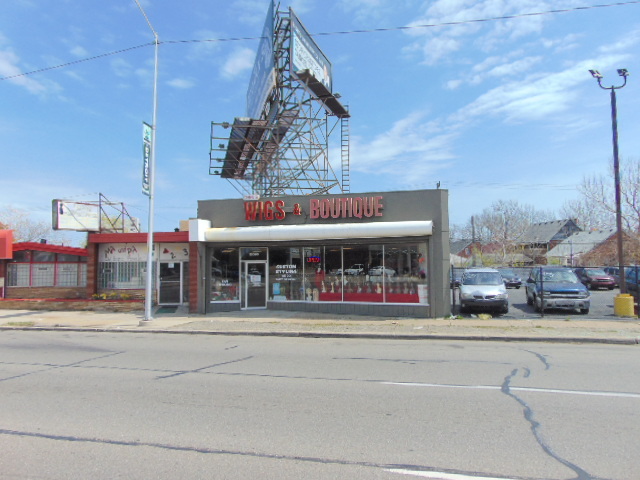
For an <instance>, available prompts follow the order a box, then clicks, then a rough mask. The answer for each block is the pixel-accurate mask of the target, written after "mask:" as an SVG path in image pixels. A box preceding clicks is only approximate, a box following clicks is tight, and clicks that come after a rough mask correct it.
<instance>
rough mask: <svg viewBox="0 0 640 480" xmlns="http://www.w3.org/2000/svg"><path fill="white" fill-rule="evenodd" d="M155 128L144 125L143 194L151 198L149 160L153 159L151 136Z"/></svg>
mask: <svg viewBox="0 0 640 480" xmlns="http://www.w3.org/2000/svg"><path fill="white" fill-rule="evenodd" d="M152 131H153V128H152V127H151V125H149V124H147V123H144V122H143V123H142V155H143V163H142V193H144V194H145V195H147V196H151V190H150V189H149V160H150V158H151V134H152Z"/></svg>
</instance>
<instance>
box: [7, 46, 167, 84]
mask: <svg viewBox="0 0 640 480" xmlns="http://www.w3.org/2000/svg"><path fill="white" fill-rule="evenodd" d="M150 45H155V43H154V42H150V43H143V44H142V45H136V46H135V47H128V48H122V49H120V50H116V51H114V52H108V53H101V54H100V55H95V56H93V57H89V58H82V59H80V60H74V61H72V62H67V63H61V64H60V65H54V66H51V67H43V68H39V69H37V70H31V71H30V72H23V73H16V74H15V75H9V76H7V77H0V80H11V79H12V78H18V77H25V76H27V75H33V74H35V73H42V72H47V71H49V70H55V69H57V68H64V67H69V66H71V65H76V64H78V63H83V62H89V61H91V60H97V59H99V58H104V57H109V56H111V55H117V54H119V53H124V52H129V51H131V50H136V49H138V48H142V47H148V46H150Z"/></svg>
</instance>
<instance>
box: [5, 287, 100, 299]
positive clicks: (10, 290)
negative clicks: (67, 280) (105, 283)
mask: <svg viewBox="0 0 640 480" xmlns="http://www.w3.org/2000/svg"><path fill="white" fill-rule="evenodd" d="M5 297H6V298H87V290H86V288H85V287H7V288H5Z"/></svg>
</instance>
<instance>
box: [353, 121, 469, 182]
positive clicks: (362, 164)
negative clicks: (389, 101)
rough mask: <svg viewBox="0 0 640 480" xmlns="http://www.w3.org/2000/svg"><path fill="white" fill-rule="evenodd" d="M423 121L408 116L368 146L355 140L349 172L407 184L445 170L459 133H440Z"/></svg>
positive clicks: (436, 128)
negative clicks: (385, 177)
mask: <svg viewBox="0 0 640 480" xmlns="http://www.w3.org/2000/svg"><path fill="white" fill-rule="evenodd" d="M424 117H425V114H424V113H412V114H409V115H408V116H407V117H405V118H403V119H401V120H398V121H397V122H395V123H394V124H393V125H392V127H391V128H390V129H389V130H388V131H386V132H384V133H382V134H380V135H378V136H377V137H376V138H374V139H373V140H372V141H371V142H370V143H368V144H365V143H362V142H361V141H360V140H359V139H356V140H355V142H354V145H353V152H354V154H353V157H352V161H351V169H352V170H353V171H359V172H364V173H373V172H375V173H376V174H379V175H389V176H393V177H395V178H396V179H397V180H398V181H402V182H405V183H406V182H415V181H416V178H419V177H421V176H422V175H425V174H429V173H433V172H435V171H436V170H439V169H441V168H444V167H445V166H446V165H447V164H448V163H449V161H451V160H452V159H453V158H454V155H453V154H452V153H451V150H452V147H453V144H454V140H455V138H456V137H457V135H458V133H457V131H456V130H455V129H451V130H449V131H447V132H444V133H443V132H442V131H440V129H439V127H438V126H437V125H435V124H434V123H433V122H427V121H425V119H424Z"/></svg>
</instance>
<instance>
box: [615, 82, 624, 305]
mask: <svg viewBox="0 0 640 480" xmlns="http://www.w3.org/2000/svg"><path fill="white" fill-rule="evenodd" d="M611 128H612V130H613V174H614V179H615V191H616V230H617V237H618V238H617V241H618V267H619V268H620V272H623V273H624V252H623V244H622V207H621V201H620V161H619V158H618V109H617V105H616V90H615V88H613V87H612V88H611ZM619 283H620V294H624V293H627V282H626V279H625V277H624V275H620V282H619Z"/></svg>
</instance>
